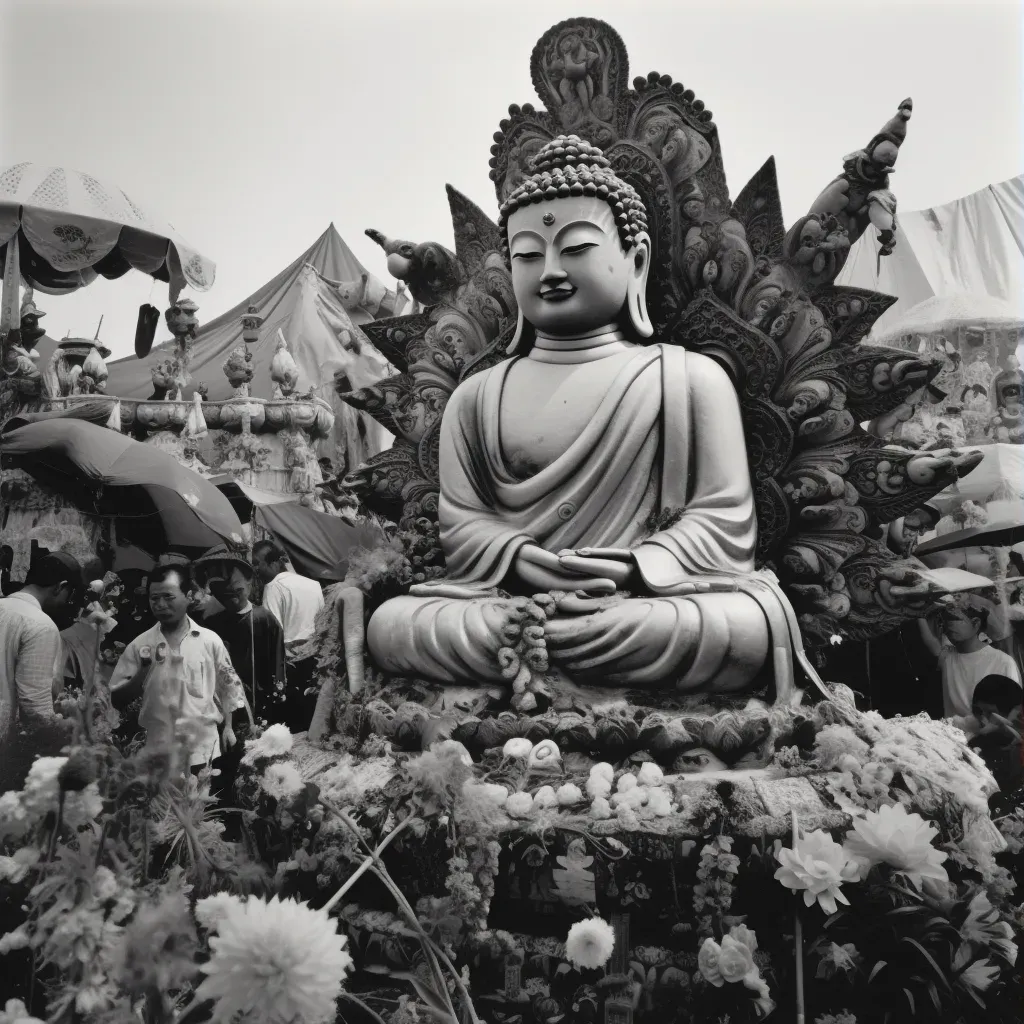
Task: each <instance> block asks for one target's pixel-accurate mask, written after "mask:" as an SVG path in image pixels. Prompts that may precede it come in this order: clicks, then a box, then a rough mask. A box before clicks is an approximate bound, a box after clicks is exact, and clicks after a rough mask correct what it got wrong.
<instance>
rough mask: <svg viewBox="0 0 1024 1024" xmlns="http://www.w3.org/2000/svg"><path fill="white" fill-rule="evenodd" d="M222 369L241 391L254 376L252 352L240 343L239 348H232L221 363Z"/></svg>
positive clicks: (231, 383)
mask: <svg viewBox="0 0 1024 1024" xmlns="http://www.w3.org/2000/svg"><path fill="white" fill-rule="evenodd" d="M221 369H222V370H223V371H224V376H225V377H227V379H228V383H229V384H230V385H231V386H232V387H233V388H235V389H236V390H238V391H240V390H241V389H242V388H243V387H247V385H248V384H249V382H250V381H251V380H252V378H253V369H252V353H251V352H250V351H249V350H248V349H246V348H243V347H242V346H241V345H239V346H238V348H235V349H232V350H231V353H230V354H229V355H228V357H227V359H225V360H224V362H223V364H222V365H221Z"/></svg>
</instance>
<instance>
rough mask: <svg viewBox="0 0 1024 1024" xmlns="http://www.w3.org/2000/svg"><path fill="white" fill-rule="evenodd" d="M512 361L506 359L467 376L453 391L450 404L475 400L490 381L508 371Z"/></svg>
mask: <svg viewBox="0 0 1024 1024" xmlns="http://www.w3.org/2000/svg"><path fill="white" fill-rule="evenodd" d="M510 363H511V360H510V359H506V360H503V361H502V362H500V363H498V364H497V365H495V366H489V367H487V369H486V370H478V371H477V372H476V373H474V374H473V375H472V376H471V377H467V378H466V379H465V380H463V381H462V382H461V383H460V384H459V386H458V387H457V388H456V389H455V390H454V391H453V392H452V397H451V398H450V399H449V400H448V405H449V406H452V405H461V404H463V403H465V402H472V401H475V400H476V397H477V396H478V395H479V394H480V393H481V392H482V391H483V390H484V388H486V387H487V383H488V381H492V380H494V379H495V378H496V377H499V376H504V374H505V373H507V372H508V368H509V364H510Z"/></svg>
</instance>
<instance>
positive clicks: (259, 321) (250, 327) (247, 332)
mask: <svg viewBox="0 0 1024 1024" xmlns="http://www.w3.org/2000/svg"><path fill="white" fill-rule="evenodd" d="M265 319H266V318H265V317H262V316H260V312H259V309H258V308H257V307H256V306H250V307H249V308H248V309H247V310H246V311H245V312H244V313H243V314H242V340H243V341H244V342H245V343H246V345H254V344H255V343H256V342H257V341H259V340H260V328H261V327H262V326H263V321H264V320H265Z"/></svg>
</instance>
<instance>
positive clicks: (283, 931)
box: [196, 896, 352, 1024]
mask: <svg viewBox="0 0 1024 1024" xmlns="http://www.w3.org/2000/svg"><path fill="white" fill-rule="evenodd" d="M346 941H347V940H346V938H345V936H344V935H339V934H338V931H337V928H336V926H335V923H334V922H333V921H332V920H331V919H330V918H329V917H328V916H327V915H326V914H325V913H324V912H323V911H322V910H313V909H312V908H311V907H309V906H307V905H306V904H305V903H297V902H295V901H294V900H281V899H278V898H277V897H276V896H275V897H274V898H273V899H272V900H270V902H269V903H264V902H263V900H261V899H256V898H253V897H250V899H248V900H247V901H246V902H245V903H240V904H239V905H238V906H237V907H231V908H229V909H228V910H227V912H226V913H225V914H224V915H223V917H222V918H221V919H220V923H219V925H218V934H217V935H215V936H213V937H212V938H211V939H210V950H211V955H210V959H209V961H208V962H207V963H205V964H203V965H202V967H201V970H202V971H203V973H204V974H205V975H206V978H205V979H204V981H203V983H202V984H201V985H200V986H199V988H198V989H197V990H196V998H197V999H211V1000H213V1004H214V1006H213V1018H212V1019H213V1021H214V1024H231V1022H232V1021H233V1020H234V1019H235V1018H236V1017H238V1016H243V1017H244V1018H245V1019H246V1021H247V1024H325V1022H326V1021H329V1020H333V1019H334V1016H335V1002H336V1001H337V998H338V996H339V994H340V993H341V986H342V981H343V980H344V977H345V974H346V972H347V971H348V970H349V969H350V968H351V966H352V958H351V957H350V956H349V955H348V953H347V952H346V951H345V944H346Z"/></svg>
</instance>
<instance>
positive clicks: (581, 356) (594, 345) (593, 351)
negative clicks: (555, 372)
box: [527, 324, 636, 363]
mask: <svg viewBox="0 0 1024 1024" xmlns="http://www.w3.org/2000/svg"><path fill="white" fill-rule="evenodd" d="M635 347H636V346H635V345H634V344H633V343H632V342H629V341H626V336H625V335H624V334H623V333H622V331H620V330H619V328H618V327H617V326H616V325H615V324H606V325H605V326H604V327H598V328H596V329H595V330H593V331H588V332H587V333H586V334H569V335H563V336H562V337H559V338H552V337H550V336H549V335H546V334H541V333H540V332H538V333H537V340H536V341H535V342H534V346H533V348H532V349H531V350H530V354H529V356H527V358H528V359H533V360H534V361H535V362H538V363H590V362H593V361H595V360H597V359H606V358H607V357H608V356H614V355H617V354H618V353H619V352H628V351H629V350H630V349H631V348H635Z"/></svg>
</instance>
